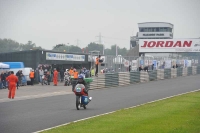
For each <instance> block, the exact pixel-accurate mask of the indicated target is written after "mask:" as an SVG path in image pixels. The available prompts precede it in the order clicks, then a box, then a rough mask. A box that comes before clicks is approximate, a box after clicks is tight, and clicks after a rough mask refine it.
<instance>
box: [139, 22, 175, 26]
mask: <svg viewBox="0 0 200 133" xmlns="http://www.w3.org/2000/svg"><path fill="white" fill-rule="evenodd" d="M148 23H165V24H170V25H173V24H172V23H168V22H142V23H138V24H148Z"/></svg>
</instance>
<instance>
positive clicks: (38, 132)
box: [33, 89, 200, 133]
mask: <svg viewBox="0 0 200 133" xmlns="http://www.w3.org/2000/svg"><path fill="white" fill-rule="evenodd" d="M197 91H200V89H198V90H194V91H189V92H185V93H181V94H177V95H173V96H169V97H165V98H161V99H158V100H154V101H151V102H147V103H143V104H139V105H136V106H132V107H128V108H124V109H131V108H135V107H139V106H142V105H145V104H149V103H154V102H158V101H162V100H165V99H169V98H172V97H176V96H181V95H184V94H188V93H192V92H197ZM120 110H121V109H120ZM117 111H119V110H116V111H111V112H108V113H104V114H100V115H95V116H91V117H87V118H84V119H80V120H76V121H73V122H68V123H65V124H61V125H58V126H54V127H51V128H47V129H43V130H40V131H36V132H33V133H40V132H43V131H47V130H51V129H54V128H57V127H61V126H66V125H69V124H71V123H76V122H79V121H84V120H88V119H91V118H95V117H99V116H103V115H107V114H112V113H115V112H117Z"/></svg>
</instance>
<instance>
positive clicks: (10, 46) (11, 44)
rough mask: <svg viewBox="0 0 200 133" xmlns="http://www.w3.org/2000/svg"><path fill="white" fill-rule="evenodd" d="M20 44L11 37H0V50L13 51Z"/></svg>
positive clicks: (17, 48) (16, 49)
mask: <svg viewBox="0 0 200 133" xmlns="http://www.w3.org/2000/svg"><path fill="white" fill-rule="evenodd" d="M19 48H20V45H19V43H18V42H15V41H13V40H11V39H0V52H14V51H18V50H19Z"/></svg>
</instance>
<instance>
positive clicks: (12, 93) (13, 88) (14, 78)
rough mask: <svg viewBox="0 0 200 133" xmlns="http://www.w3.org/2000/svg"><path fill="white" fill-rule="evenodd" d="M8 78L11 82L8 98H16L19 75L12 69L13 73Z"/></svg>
mask: <svg viewBox="0 0 200 133" xmlns="http://www.w3.org/2000/svg"><path fill="white" fill-rule="evenodd" d="M6 80H7V81H8V82H9V95H8V98H10V99H11V98H12V99H14V97H15V91H16V83H17V82H18V78H17V76H15V75H14V72H13V71H11V75H10V76H8V77H7V78H6Z"/></svg>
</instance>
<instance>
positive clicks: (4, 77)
mask: <svg viewBox="0 0 200 133" xmlns="http://www.w3.org/2000/svg"><path fill="white" fill-rule="evenodd" d="M1 82H2V88H6V76H5V74H4V72H1Z"/></svg>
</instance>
